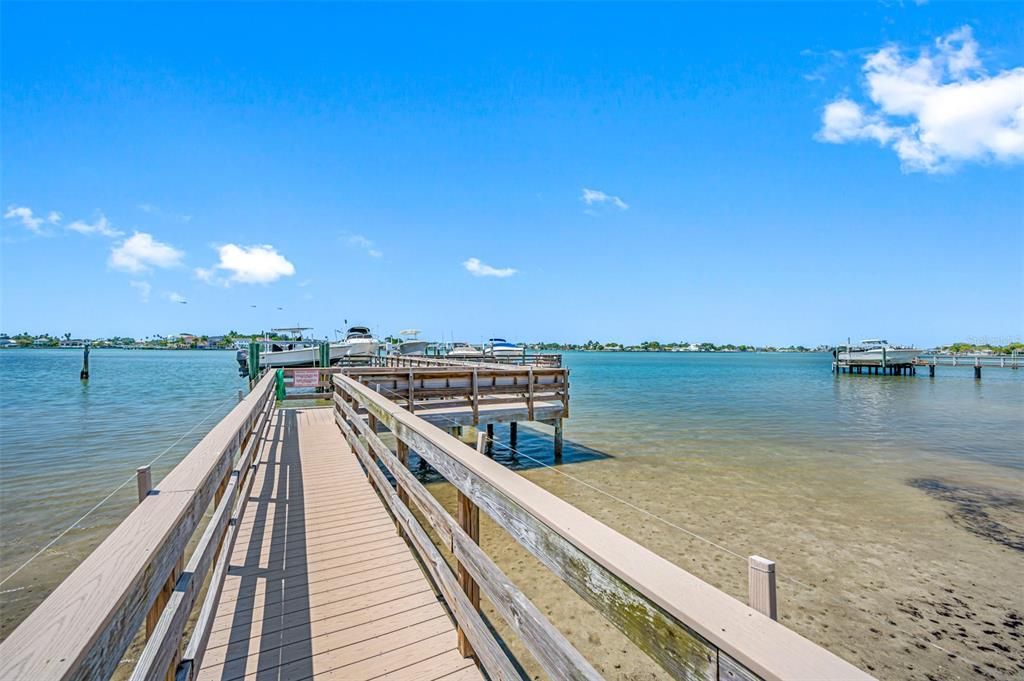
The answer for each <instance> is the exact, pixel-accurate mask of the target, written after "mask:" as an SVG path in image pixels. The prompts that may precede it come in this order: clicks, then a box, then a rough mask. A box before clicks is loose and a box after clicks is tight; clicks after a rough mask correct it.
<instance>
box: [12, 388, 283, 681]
mask: <svg viewBox="0 0 1024 681" xmlns="http://www.w3.org/2000/svg"><path fill="white" fill-rule="evenodd" d="M273 389H274V375H273V373H272V372H271V373H268V374H266V375H264V376H263V377H262V378H260V379H259V381H258V382H257V383H256V384H255V386H254V388H253V390H252V391H251V392H250V393H249V394H248V395H247V396H245V397H244V398H243V399H242V400H241V401H240V402H239V404H238V405H237V406H236V407H235V408H234V409H233V410H232V411H231V412H230V413H229V414H228V415H227V416H226V417H224V419H222V420H221V421H220V423H218V424H217V425H216V426H214V428H213V429H212V430H211V431H210V432H209V433H208V434H207V435H206V436H205V437H204V438H203V439H202V440H201V441H200V442H199V444H197V445H196V446H195V447H194V448H193V449H192V451H191V452H189V454H188V455H187V456H186V457H185V458H184V459H183V460H182V461H181V463H179V464H178V465H177V466H176V467H175V468H174V469H173V470H172V471H171V472H170V473H168V474H167V475H166V476H165V477H164V479H163V480H161V481H160V483H159V485H157V487H156V488H155V489H152V490H143V491H146V492H147V493H146V495H145V497H144V498H143V500H142V501H141V503H140V504H139V505H138V507H136V508H135V510H134V511H132V513H131V514H130V515H129V516H128V517H127V518H126V519H125V520H124V521H123V522H122V523H121V524H120V525H118V526H117V527H116V528H115V529H114V530H113V532H111V534H110V536H108V537H107V538H106V540H104V541H103V543H102V544H100V545H99V547H97V548H96V550H95V551H93V552H92V553H91V554H90V555H89V557H88V558H86V559H85V560H84V561H82V563H81V564H80V565H79V566H78V568H76V569H75V571H74V572H72V573H71V575H69V576H68V578H67V579H65V580H64V581H63V582H61V584H60V585H59V586H58V587H57V588H56V589H55V590H54V591H53V593H52V594H50V596H49V597H48V598H47V599H46V600H45V601H43V602H42V603H41V604H40V605H39V607H38V608H36V609H35V611H33V613H32V614H31V615H29V617H28V618H26V619H25V621H24V622H22V624H21V625H20V626H19V627H18V628H17V629H15V630H14V632H12V633H11V635H10V636H9V637H8V638H7V640H5V641H4V642H3V643H2V644H0V679H31V680H32V681H36V680H42V679H106V678H109V677H110V676H111V674H112V673H113V672H114V669H115V668H116V667H117V666H118V664H119V663H120V662H121V659H122V657H123V656H124V653H125V651H126V650H127V649H128V646H129V645H130V644H131V642H132V640H133V639H134V638H135V636H136V635H137V634H138V632H139V631H140V629H141V628H142V626H143V623H144V622H146V621H147V618H148V619H149V621H150V626H149V627H147V629H148V630H149V637H148V641H147V643H146V646H145V649H144V650H143V652H142V655H141V656H140V658H139V660H138V663H137V664H136V666H135V670H134V673H133V675H132V678H133V679H154V680H155V679H164V678H166V676H167V675H168V674H169V673H177V676H178V679H188V678H191V674H192V670H193V669H195V668H196V667H197V666H198V664H197V663H198V660H199V658H200V657H201V655H202V650H203V648H204V647H205V641H206V638H207V636H208V635H209V631H210V625H211V624H212V619H213V606H214V604H215V603H216V600H217V597H218V595H219V593H220V588H221V584H222V582H223V578H224V575H225V573H226V570H227V557H228V556H229V555H230V554H231V545H232V543H233V542H234V536H235V531H236V523H235V522H234V521H235V520H236V519H237V518H238V517H239V515H240V513H241V509H242V508H244V506H245V502H246V500H247V498H248V496H249V495H248V492H247V490H248V488H249V486H250V485H251V482H252V479H253V478H254V477H255V476H252V475H248V473H249V471H250V470H251V469H252V468H253V465H254V464H253V457H254V456H255V454H256V453H257V452H258V451H259V446H258V445H259V441H260V439H261V433H262V430H263V429H264V428H265V426H266V424H267V423H268V421H269V414H270V412H271V411H272V410H273V407H274V399H273V394H274V393H273ZM211 504H213V506H214V511H213V514H212V517H211V518H210V520H209V522H208V523H207V525H206V526H205V530H204V532H203V534H202V536H201V537H200V538H199V541H198V543H197V544H196V546H195V549H194V550H193V551H192V553H191V555H190V556H189V557H188V559H187V563H186V562H185V558H186V556H185V552H186V548H187V546H188V544H189V540H190V539H191V538H192V537H193V535H194V533H195V532H196V530H197V529H198V528H199V526H200V523H201V521H202V520H203V518H204V516H205V514H206V513H207V511H208V509H209V508H210V506H211ZM215 563H216V564H215ZM214 564H215V566H214ZM211 566H214V571H213V576H212V578H211V580H210V582H209V586H208V589H207V595H206V599H205V601H204V604H203V607H202V609H201V611H200V614H199V618H198V620H197V622H196V625H195V627H194V633H193V635H192V638H191V640H190V641H189V643H188V647H187V648H186V650H185V653H184V658H183V659H182V660H181V662H180V664H179V658H180V657H181V644H182V638H183V632H184V630H185V625H186V623H187V621H188V619H189V616H190V614H191V612H192V610H193V607H194V605H195V603H196V600H197V598H198V594H199V592H200V590H201V588H202V586H203V584H204V581H205V580H206V577H207V574H208V573H209V571H210V568H211ZM182 568H183V569H182Z"/></svg>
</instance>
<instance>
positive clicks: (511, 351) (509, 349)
mask: <svg viewBox="0 0 1024 681" xmlns="http://www.w3.org/2000/svg"><path fill="white" fill-rule="evenodd" d="M485 348H486V350H487V354H488V355H490V356H491V357H521V356H522V354H523V348H521V347H519V346H518V345H515V344H513V343H509V342H508V341H507V340H505V339H504V338H491V339H489V340H488V341H487V345H486V346H485Z"/></svg>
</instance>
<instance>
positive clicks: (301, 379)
mask: <svg viewBox="0 0 1024 681" xmlns="http://www.w3.org/2000/svg"><path fill="white" fill-rule="evenodd" d="M292 371H294V372H295V373H294V374H292V387H293V388H315V387H317V386H318V385H320V370H319V369H293V370H292Z"/></svg>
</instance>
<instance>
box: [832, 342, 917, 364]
mask: <svg viewBox="0 0 1024 681" xmlns="http://www.w3.org/2000/svg"><path fill="white" fill-rule="evenodd" d="M921 352H922V351H921V349H920V348H911V347H906V346H903V345H889V341H887V340H882V339H879V338H869V339H867V340H862V341H861V342H860V345H841V346H839V347H838V348H836V353H837V355H836V356H837V358H838V359H845V360H848V361H852V362H878V363H881V362H882V361H883V359H884V361H885V363H886V364H909V363H910V362H912V361H913V360H914V359H915V358H916V357H917V356H918V355H920V354H921Z"/></svg>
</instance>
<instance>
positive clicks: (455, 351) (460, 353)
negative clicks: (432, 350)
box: [446, 341, 484, 359]
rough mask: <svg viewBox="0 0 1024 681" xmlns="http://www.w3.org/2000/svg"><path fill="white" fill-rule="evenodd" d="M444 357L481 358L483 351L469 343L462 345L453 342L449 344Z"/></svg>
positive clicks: (458, 342)
mask: <svg viewBox="0 0 1024 681" xmlns="http://www.w3.org/2000/svg"><path fill="white" fill-rule="evenodd" d="M446 356H447V357H454V358H455V359H458V358H459V357H483V356H484V353H483V350H481V349H480V348H477V347H474V346H472V345H470V344H469V343H463V342H462V341H454V342H453V343H452V344H451V347H449V348H448V352H447V353H446Z"/></svg>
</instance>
